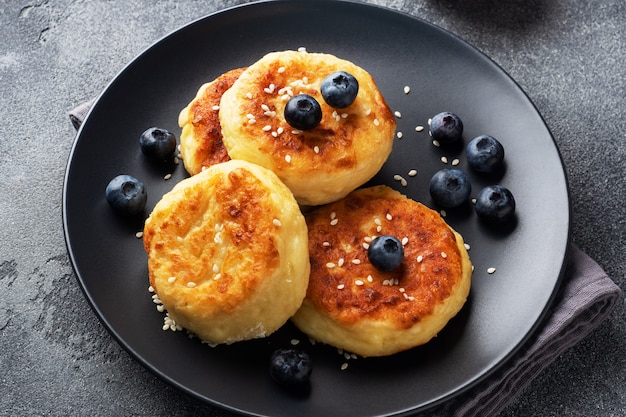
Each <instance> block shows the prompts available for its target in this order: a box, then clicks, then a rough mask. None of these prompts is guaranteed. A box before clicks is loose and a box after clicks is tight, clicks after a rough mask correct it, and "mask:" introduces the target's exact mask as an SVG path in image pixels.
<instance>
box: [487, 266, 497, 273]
mask: <svg viewBox="0 0 626 417" xmlns="http://www.w3.org/2000/svg"><path fill="white" fill-rule="evenodd" d="M494 272H496V268H494V267H491V268H487V273H488V274H493V273H494Z"/></svg>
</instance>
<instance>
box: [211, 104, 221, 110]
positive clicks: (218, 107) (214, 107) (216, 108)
mask: <svg viewBox="0 0 626 417" xmlns="http://www.w3.org/2000/svg"><path fill="white" fill-rule="evenodd" d="M211 108H212V109H213V110H215V111H217V110H219V109H220V106H219V105H215V106H213V107H211Z"/></svg>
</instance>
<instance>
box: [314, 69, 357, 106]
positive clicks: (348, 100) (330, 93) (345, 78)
mask: <svg viewBox="0 0 626 417" xmlns="http://www.w3.org/2000/svg"><path fill="white" fill-rule="evenodd" d="M320 91H321V93H322V97H324V101H325V102H326V103H327V104H328V105H329V106H331V107H334V108H336V109H343V108H346V107H348V106H349V105H350V104H352V103H354V100H355V99H356V96H357V94H358V93H359V82H358V81H357V79H356V78H354V76H353V75H352V74H349V73H347V72H345V71H337V72H333V73H332V74H330V75H329V76H327V77H326V78H324V79H323V80H322V84H321V85H320Z"/></svg>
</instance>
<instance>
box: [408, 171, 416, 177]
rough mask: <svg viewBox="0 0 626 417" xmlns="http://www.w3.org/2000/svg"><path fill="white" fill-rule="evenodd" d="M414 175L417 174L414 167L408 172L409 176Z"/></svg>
mask: <svg viewBox="0 0 626 417" xmlns="http://www.w3.org/2000/svg"><path fill="white" fill-rule="evenodd" d="M416 175H417V170H415V169H412V170H410V171H409V173H408V176H409V177H414V176H416Z"/></svg>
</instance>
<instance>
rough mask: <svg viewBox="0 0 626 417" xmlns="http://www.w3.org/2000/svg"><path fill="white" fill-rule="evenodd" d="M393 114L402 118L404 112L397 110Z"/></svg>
mask: <svg viewBox="0 0 626 417" xmlns="http://www.w3.org/2000/svg"><path fill="white" fill-rule="evenodd" d="M393 114H394V115H395V116H396V117H397V118H398V119H402V113H400V112H399V111H397V110H396V111H395V112H393Z"/></svg>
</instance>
